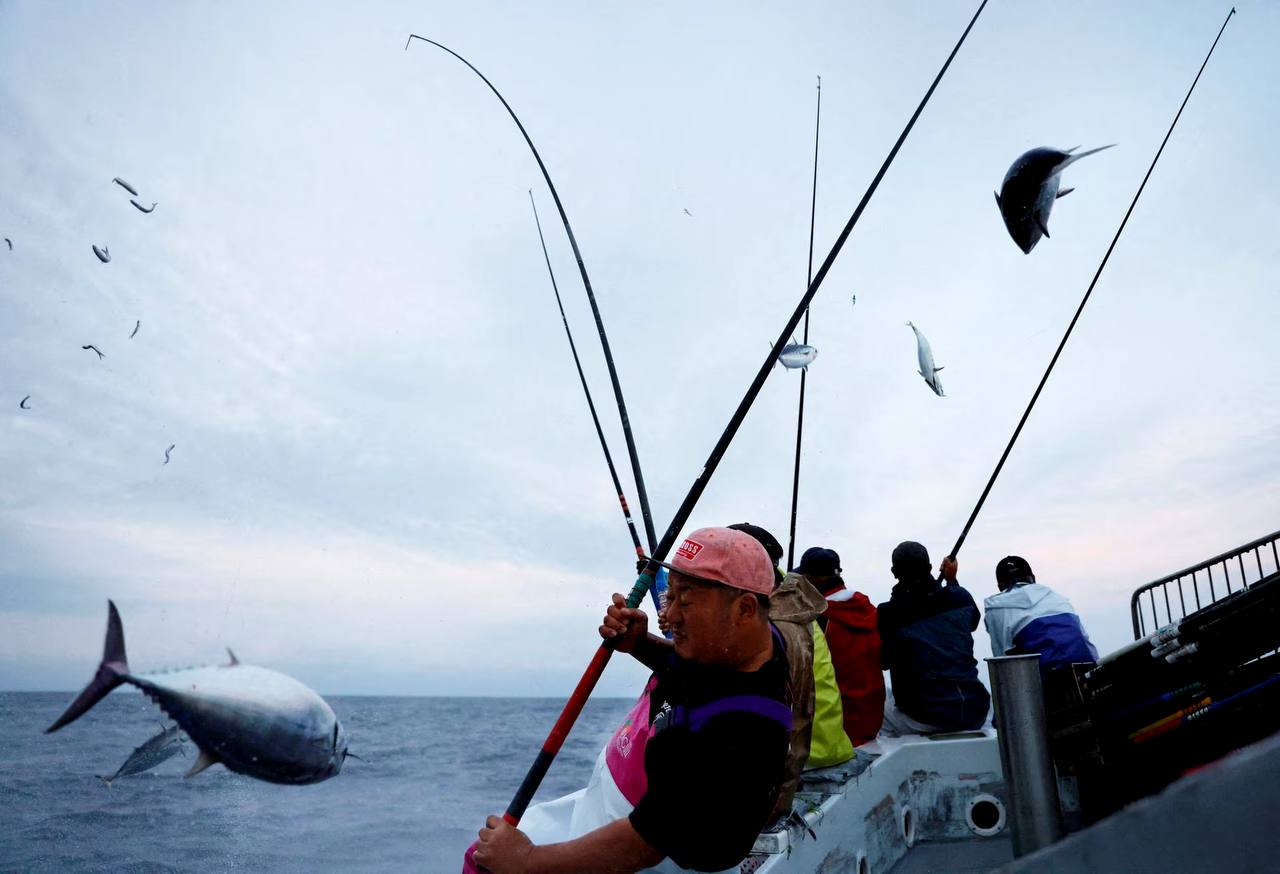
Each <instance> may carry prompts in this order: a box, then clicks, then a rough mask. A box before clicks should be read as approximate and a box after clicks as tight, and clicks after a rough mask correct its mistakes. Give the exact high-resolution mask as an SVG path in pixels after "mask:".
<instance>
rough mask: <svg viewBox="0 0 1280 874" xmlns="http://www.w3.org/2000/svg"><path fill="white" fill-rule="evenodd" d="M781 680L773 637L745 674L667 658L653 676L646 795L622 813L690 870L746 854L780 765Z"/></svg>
mask: <svg viewBox="0 0 1280 874" xmlns="http://www.w3.org/2000/svg"><path fill="white" fill-rule="evenodd" d="M789 677H790V673H789V671H788V669H787V659H786V653H785V651H784V650H783V647H782V644H781V643H780V641H779V639H778V637H777V635H776V633H775V635H774V643H773V655H772V657H771V658H770V659H769V661H768V662H766V663H765V664H764V666H763V667H761V668H760V669H759V670H757V671H754V672H752V673H741V672H738V671H733V670H729V669H726V668H717V667H709V666H706V665H699V664H695V663H692V662H687V661H684V660H683V659H679V658H676V657H674V656H673V657H672V660H671V663H670V665H669V666H668V667H666V668H665V669H663V670H661V671H659V672H658V685H657V686H656V687H655V688H654V690H653V693H652V695H651V696H650V701H651V704H650V711H649V722H650V724H651V725H653V726H654V734H653V736H652V737H650V738H649V742H648V744H647V745H646V747H645V754H644V770H645V775H646V777H647V779H648V791H647V792H646V793H645V795H644V797H643V798H641V799H640V803H639V804H637V805H636V807H635V810H633V811H632V812H631V817H630V819H631V825H632V827H634V828H635V830H636V832H638V833H639V835H640V837H642V838H644V840H645V842H646V843H648V844H649V845H650V846H652V847H654V848H656V849H657V850H659V851H661V852H662V853H664V854H666V855H667V856H669V857H670V858H671V859H672V860H673V861H675V862H676V864H678V865H680V866H682V867H685V868H692V869H693V870H695V871H720V870H722V869H724V868H729V867H732V866H734V865H736V864H738V863H739V862H741V861H742V859H743V858H745V857H746V855H747V853H749V852H750V851H751V845H752V844H753V843H754V842H755V839H756V837H757V836H758V835H759V834H760V830H761V829H762V828H764V826H765V824H766V820H767V819H768V817H769V814H770V813H772V812H773V805H774V803H775V802H776V800H777V797H778V785H779V783H780V782H781V780H782V776H783V771H784V770H785V768H786V760H787V749H788V746H789V745H790V742H791V730H790V713H791V711H790V708H789V705H788V704H787V701H788V698H787V682H788V678H789ZM744 708H745V709H744Z"/></svg>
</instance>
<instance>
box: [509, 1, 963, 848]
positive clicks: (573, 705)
mask: <svg viewBox="0 0 1280 874" xmlns="http://www.w3.org/2000/svg"><path fill="white" fill-rule="evenodd" d="M987 2H988V0H982V4H981V5H980V6H979V7H978V11H977V12H975V13H974V14H973V18H972V19H971V20H970V21H969V25H968V26H967V27H966V28H965V29H964V33H963V34H961V35H960V39H959V41H958V42H957V43H956V44H955V47H954V48H953V49H952V50H951V54H949V55H948V56H947V60H946V62H945V63H944V64H943V65H942V69H941V70H939V71H938V75H937V76H935V77H934V80H933V82H932V84H930V85H929V90H928V91H926V92H925V95H924V97H923V98H922V99H921V100H920V104H919V105H918V106H917V107H916V110H915V112H913V113H912V114H911V118H910V119H909V120H908V121H907V124H906V127H905V128H903V130H902V133H901V134H900V135H899V136H898V139H897V141H896V142H895V143H894V144H893V148H892V149H890V150H889V154H888V156H887V157H886V158H885V159H884V163H883V164H881V166H880V169H879V171H877V173H876V175H875V177H874V178H873V179H872V180H871V184H870V185H869V186H868V187H867V190H866V192H865V193H864V194H863V195H862V199H861V200H860V201H858V205H857V207H856V208H855V209H854V211H853V215H852V216H850V217H849V221H848V222H847V223H846V224H845V226H844V229H843V230H842V231H841V232H840V236H839V237H837V238H836V242H835V245H834V246H833V247H832V248H831V251H830V253H828V255H827V257H826V260H824V261H823V262H822V266H821V267H819V268H818V272H817V273H816V274H815V275H814V277H813V281H812V282H810V283H809V288H808V290H807V291H806V292H805V294H804V297H803V298H801V300H800V303H799V304H797V305H796V309H795V312H793V313H792V314H791V318H790V319H788V320H787V323H786V325H785V326H784V327H783V329H782V332H781V333H780V334H778V339H777V340H776V341H775V342H774V344H773V348H772V349H771V350H770V351H769V355H768V357H767V358H765V360H764V362H763V363H762V364H761V365H760V369H759V371H757V373H756V377H755V379H754V380H753V381H752V383H751V385H750V387H748V389H747V393H746V395H744V396H743V398H742V400H741V401H740V402H739V404H738V408H737V409H736V410H735V411H734V413H733V416H732V417H731V418H730V420H729V424H728V426H726V427H725V429H724V432H723V433H722V434H721V435H720V439H719V440H717V441H716V444H715V446H714V447H713V448H712V450H711V454H710V456H708V458H707V461H706V463H705V464H704V465H703V468H702V472H701V473H699V474H698V477H697V479H695V480H694V482H693V485H692V486H691V487H690V489H689V493H688V494H687V495H685V499H684V501H683V502H682V503H681V504H680V508H679V509H678V510H677V511H676V514H675V517H674V518H673V519H672V520H671V524H670V525H669V526H668V527H667V531H666V533H665V534H663V535H662V539H661V540H660V541H658V545H657V547H656V548H655V549H654V551H653V558H655V559H657V560H659V561H661V560H663V559H665V558H666V557H667V553H668V552H669V551H670V550H671V547H672V546H673V545H674V544H675V540H676V537H677V536H678V535H679V533H680V530H681V529H682V528H683V527H684V525H685V523H686V522H687V521H688V520H689V516H690V514H691V513H692V512H693V508H694V507H695V506H696V505H697V503H698V499H699V498H700V497H702V493H703V491H704V490H705V489H706V487H707V484H708V483H709V482H710V481H711V477H712V475H713V474H714V473H715V471H716V468H717V467H718V466H719V464H720V460H721V458H723V457H724V453H725V451H726V450H727V449H728V448H729V444H730V443H731V442H732V441H733V438H734V435H735V434H737V432H738V428H739V427H740V426H741V425H742V422H743V420H744V419H745V418H746V416H747V412H748V411H749V410H750V409H751V405H752V404H753V403H754V402H755V399H756V396H757V395H759V394H760V390H761V389H762V388H763V387H764V383H765V381H766V380H767V379H768V378H769V373H770V371H771V370H772V369H773V364H774V362H775V361H777V360H778V355H779V354H781V352H782V347H783V346H785V345H786V344H787V341H788V339H789V338H790V337H791V335H792V334H793V333H794V332H795V329H796V326H797V325H799V324H800V317H801V316H803V315H804V312H805V310H806V309H808V308H809V304H810V302H812V300H813V297H814V295H815V294H817V293H818V289H819V288H820V287H821V286H822V281H823V280H824V279H825V278H826V276H827V273H828V272H829V271H830V270H831V265H832V264H834V263H835V260H836V256H837V255H839V254H840V250H841V249H843V248H844V244H845V241H846V240H847V239H848V238H849V234H850V233H851V232H852V231H853V228H854V225H856V224H857V223H858V219H859V218H861V217H862V213H863V211H864V210H865V209H866V208H867V204H868V203H869V202H870V201H871V196H872V195H873V194H875V192H876V189H877V188H879V187H880V182H881V180H882V179H884V175H885V173H887V172H888V171H889V166H890V165H891V164H892V163H893V160H894V158H896V157H897V155H898V151H899V150H900V149H901V148H902V144H903V143H904V142H905V141H906V139H907V135H908V134H910V133H911V129H912V128H913V127H915V123H916V120H917V119H918V118H919V117H920V114H921V113H922V112H924V108H925V106H926V105H927V104H928V102H929V98H930V97H932V96H933V92H934V91H935V90H936V89H937V87H938V84H939V83H940V82H941V81H942V77H943V75H945V74H946V72H947V69H948V68H949V67H950V66H951V61H952V60H953V59H954V58H955V56H956V54H957V53H958V52H959V51H960V47H961V46H962V45H964V41H965V38H966V37H968V36H969V31H971V30H972V29H973V26H974V24H976V23H977V21H978V16H980V15H981V14H982V10H983V9H985V8H986V6H987ZM649 567H650V568H652V567H653V565H649ZM651 582H652V577H651V576H650V575H649V574H647V573H642V574H641V575H640V576H639V577H638V578H637V579H636V582H635V585H634V586H632V588H631V592H630V593H629V594H628V595H627V606H629V607H635V606H637V605H638V604H639V603H640V602H641V601H642V600H644V595H645V592H646V591H647V590H648V588H649V585H650V583H651ZM612 652H613V650H612V648H611V647H610V646H609V642H605V643H602V644H601V645H600V646H599V648H597V649H596V653H595V655H594V656H592V658H591V663H590V664H589V665H587V669H586V671H585V672H583V675H582V679H580V680H579V681H578V685H577V686H576V687H574V690H573V693H572V694H571V695H570V696H569V700H568V701H567V702H566V703H565V706H564V710H563V711H561V713H560V717H559V718H558V719H557V720H556V722H555V725H554V726H552V728H551V732H550V733H549V734H548V735H547V739H546V741H544V742H543V744H542V749H541V750H540V751H539V752H538V755H537V757H536V758H535V759H534V761H533V764H532V765H531V766H530V768H529V771H528V773H527V774H526V775H525V778H524V780H523V781H522V782H521V783H520V788H519V789H518V790H516V794H515V797H514V798H512V800H511V804H509V805H508V806H507V810H506V812H505V813H504V814H503V815H502V818H503V819H504V820H506V821H507V822H508V823H510V824H511V825H516V824H518V823H519V822H520V817H521V816H523V815H524V812H525V809H526V808H527V807H528V806H529V801H530V800H531V799H532V798H533V794H534V792H536V791H537V789H538V786H539V785H540V784H541V783H542V778H543V777H544V776H546V773H547V769H548V768H550V767H551V762H552V761H554V760H555V757H556V754H557V753H558V752H560V747H561V746H562V745H563V744H564V740H565V738H566V737H568V735H569V730H570V729H571V728H572V727H573V723H574V722H575V721H576V720H577V718H578V715H579V714H580V713H581V712H582V708H583V706H584V705H585V704H586V702H587V698H588V697H589V696H590V695H591V690H592V689H594V688H595V685H596V682H597V681H598V680H599V679H600V675H601V673H603V672H604V669H605V666H606V665H607V664H608V663H609V656H610V655H611V654H612Z"/></svg>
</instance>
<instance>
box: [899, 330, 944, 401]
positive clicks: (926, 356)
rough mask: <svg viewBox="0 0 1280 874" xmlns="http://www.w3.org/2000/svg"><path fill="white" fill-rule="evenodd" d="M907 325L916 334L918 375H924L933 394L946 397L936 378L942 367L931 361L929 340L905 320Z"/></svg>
mask: <svg viewBox="0 0 1280 874" xmlns="http://www.w3.org/2000/svg"><path fill="white" fill-rule="evenodd" d="M907 327H908V328H910V329H911V330H912V331H913V332H915V335H916V360H917V361H919V362H920V375H921V376H922V377H924V381H925V382H926V383H927V384H928V386H929V388H931V389H933V393H934V394H936V395H937V396H938V397H940V398H942V397H946V395H945V394H943V392H942V380H940V379H939V378H938V371H940V370H942V368H941V367H938V366H936V365H935V364H934V363H933V350H932V349H931V348H929V341H928V340H926V339H925V336H924V334H921V333H920V329H919V328H917V327H916V326H915V325H913V324H911V323H910V322H907Z"/></svg>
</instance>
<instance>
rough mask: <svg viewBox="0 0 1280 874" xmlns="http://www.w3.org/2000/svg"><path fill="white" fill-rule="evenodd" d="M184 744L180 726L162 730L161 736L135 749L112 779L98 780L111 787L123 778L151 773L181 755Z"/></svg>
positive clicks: (102, 778) (184, 739)
mask: <svg viewBox="0 0 1280 874" xmlns="http://www.w3.org/2000/svg"><path fill="white" fill-rule="evenodd" d="M184 743H186V738H184V737H183V736H182V731H181V730H180V729H179V728H178V726H176V725H173V726H170V727H169V728H162V729H160V733H159V734H157V735H156V736H155V737H153V738H151V739H150V740H148V741H147V742H146V743H144V744H143V745H142V746H140V747H138V748H137V749H135V750H134V751H133V753H132V755H130V756H129V758H127V759H125V761H124V764H123V765H121V766H120V768H119V769H118V770H117V771H116V772H115V773H114V774H112V775H111V776H110V777H103V776H99V777H98V779H99V780H101V781H102V782H103V783H106V784H107V785H108V786H110V785H111V783H112V782H113V781H115V780H119V779H120V778H121V777H132V776H134V775H135V774H141V773H143V772H144V771H150V770H151V769H152V768H154V767H155V766H156V765H159V764H160V763H162V762H167V761H168V760H169V759H172V758H173V757H174V756H176V755H177V754H178V753H181V752H182V745H183V744H184ZM184 755H185V753H184Z"/></svg>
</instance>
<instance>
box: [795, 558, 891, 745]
mask: <svg viewBox="0 0 1280 874" xmlns="http://www.w3.org/2000/svg"><path fill="white" fill-rule="evenodd" d="M796 570H797V571H798V572H799V573H801V574H803V575H804V576H805V578H806V579H807V580H808V581H809V582H810V583H812V584H813V586H814V588H816V589H817V590H818V591H819V592H820V593H821V594H822V595H823V597H825V598H826V600H827V609H826V612H824V613H823V614H822V615H821V616H819V617H818V625H819V626H820V627H821V628H822V631H823V633H824V634H825V635H826V638H827V645H828V647H830V649H831V663H832V664H833V665H834V666H835V673H836V682H837V684H838V685H839V687H840V704H841V708H842V712H843V716H844V731H845V734H846V735H847V736H848V738H849V740H850V741H851V742H852V743H853V744H854V745H855V746H857V745H859V744H864V743H867V742H868V741H872V740H875V736H876V734H877V733H879V731H880V723H881V721H882V720H883V719H884V673H883V672H882V671H881V670H880V632H879V631H878V630H877V628H876V608H875V607H874V606H872V604H871V601H870V599H869V598H867V596H866V595H864V594H862V593H861V592H854V591H852V590H850V589H847V588H845V584H844V580H843V579H842V578H841V576H840V570H841V569H840V556H839V555H838V554H837V553H836V551H835V550H834V549H824V548H823V547H821V546H815V547H812V548H811V549H807V550H805V553H804V555H802V556H801V557H800V566H799V567H798V568H796Z"/></svg>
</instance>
